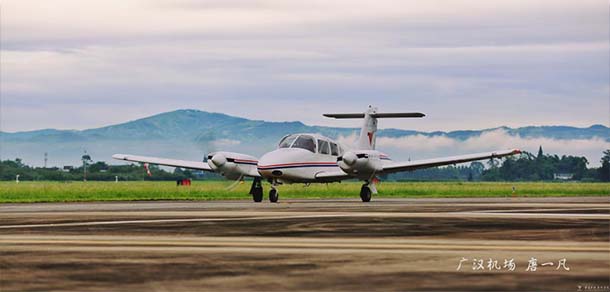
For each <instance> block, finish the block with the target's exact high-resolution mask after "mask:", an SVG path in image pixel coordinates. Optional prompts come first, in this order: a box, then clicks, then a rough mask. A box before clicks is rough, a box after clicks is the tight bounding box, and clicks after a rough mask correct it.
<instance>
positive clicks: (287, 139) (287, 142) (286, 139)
mask: <svg viewBox="0 0 610 292" xmlns="http://www.w3.org/2000/svg"><path fill="white" fill-rule="evenodd" d="M296 138H297V135H290V136H286V137H284V139H282V141H280V144H279V147H280V148H289V147H290V145H292V142H294V139H296Z"/></svg>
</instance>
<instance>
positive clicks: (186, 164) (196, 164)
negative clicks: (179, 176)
mask: <svg viewBox="0 0 610 292" xmlns="http://www.w3.org/2000/svg"><path fill="white" fill-rule="evenodd" d="M112 158H114V159H117V160H125V161H133V162H142V163H151V164H159V165H165V166H174V167H182V168H190V169H197V170H205V171H213V170H212V169H211V168H210V166H209V165H208V164H207V163H205V162H200V161H187V160H178V159H167V158H159V157H149V156H138V155H129V154H115V155H112Z"/></svg>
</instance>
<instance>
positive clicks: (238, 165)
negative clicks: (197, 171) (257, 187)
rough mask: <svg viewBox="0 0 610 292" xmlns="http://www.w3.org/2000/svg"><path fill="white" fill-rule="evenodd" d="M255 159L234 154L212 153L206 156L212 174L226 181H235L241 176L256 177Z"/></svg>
mask: <svg viewBox="0 0 610 292" xmlns="http://www.w3.org/2000/svg"><path fill="white" fill-rule="evenodd" d="M257 164H258V160H257V159H256V157H253V156H250V155H246V154H241V153H235V152H225V151H219V152H212V153H210V154H208V165H209V166H210V168H211V169H212V170H214V172H216V173H219V174H220V175H222V176H224V177H225V178H227V179H231V180H236V179H239V178H241V177H243V176H257V175H258V170H257Z"/></svg>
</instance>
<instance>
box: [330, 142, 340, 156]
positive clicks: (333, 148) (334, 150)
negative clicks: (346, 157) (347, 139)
mask: <svg viewBox="0 0 610 292" xmlns="http://www.w3.org/2000/svg"><path fill="white" fill-rule="evenodd" d="M330 154H331V155H333V156H339V147H337V144H335V143H332V142H331V143H330Z"/></svg>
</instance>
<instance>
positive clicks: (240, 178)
mask: <svg viewBox="0 0 610 292" xmlns="http://www.w3.org/2000/svg"><path fill="white" fill-rule="evenodd" d="M243 181H244V176H243V175H241V176H240V177H239V178H238V179H237V180H236V181H234V182H233V183H232V184H231V185H230V186H228V187H226V188H225V190H227V191H230V190H232V189H234V188H235V187H237V185H238V184H240V183H241V182H243Z"/></svg>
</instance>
